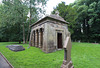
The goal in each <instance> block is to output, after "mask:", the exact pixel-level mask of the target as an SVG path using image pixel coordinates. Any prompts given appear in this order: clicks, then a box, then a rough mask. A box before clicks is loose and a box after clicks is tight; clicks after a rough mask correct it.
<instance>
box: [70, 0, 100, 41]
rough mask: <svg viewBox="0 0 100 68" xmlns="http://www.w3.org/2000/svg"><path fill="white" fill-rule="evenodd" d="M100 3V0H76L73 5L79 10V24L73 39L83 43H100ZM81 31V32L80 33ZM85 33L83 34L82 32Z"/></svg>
mask: <svg viewBox="0 0 100 68" xmlns="http://www.w3.org/2000/svg"><path fill="white" fill-rule="evenodd" d="M99 3H100V1H99V0H76V1H75V2H74V3H73V4H72V5H73V6H74V7H75V9H76V10H77V15H78V17H77V20H76V22H77V24H76V28H75V29H74V32H78V33H79V35H80V36H81V37H80V36H79V35H78V33H73V35H72V39H73V40H75V39H76V40H81V41H83V42H89V41H90V42H93V41H97V42H99V40H97V39H99V38H100V36H99V34H100V32H99V30H100V29H99V27H100V24H99V22H100V16H99V14H100V12H99V11H100V9H99V8H100V4H99ZM80 31H81V32H80ZM82 31H83V32H82Z"/></svg>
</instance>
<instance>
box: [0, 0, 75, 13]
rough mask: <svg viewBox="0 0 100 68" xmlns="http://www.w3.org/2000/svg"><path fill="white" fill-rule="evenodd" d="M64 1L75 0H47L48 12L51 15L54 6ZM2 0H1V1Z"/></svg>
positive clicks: (68, 2) (70, 0) (71, 0)
mask: <svg viewBox="0 0 100 68" xmlns="http://www.w3.org/2000/svg"><path fill="white" fill-rule="evenodd" d="M62 1H64V2H65V3H66V4H67V5H68V4H70V3H73V2H74V1H75V0H48V1H47V6H46V8H45V9H46V14H47V15H50V13H51V11H53V8H54V7H56V5H58V3H61V2H62ZM1 2H2V0H0V3H1Z"/></svg>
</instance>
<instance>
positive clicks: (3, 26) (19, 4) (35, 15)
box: [0, 0, 47, 42]
mask: <svg viewBox="0 0 100 68" xmlns="http://www.w3.org/2000/svg"><path fill="white" fill-rule="evenodd" d="M46 1H47V0H30V1H29V0H3V1H2V2H3V4H2V5H0V41H19V42H21V41H22V40H23V24H24V30H25V36H27V34H28V28H29V25H31V24H33V23H34V22H36V21H37V20H38V19H39V13H43V12H44V11H43V10H42V8H41V7H38V6H39V5H40V4H42V5H41V6H43V5H45V4H46ZM30 5H31V7H29V6H30ZM30 9H31V10H30ZM29 12H31V13H30V14H31V18H29V17H28V16H27V15H28V14H29ZM29 19H31V22H32V23H29Z"/></svg>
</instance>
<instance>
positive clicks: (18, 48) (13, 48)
mask: <svg viewBox="0 0 100 68" xmlns="http://www.w3.org/2000/svg"><path fill="white" fill-rule="evenodd" d="M6 47H7V48H9V49H10V50H11V51H15V52H17V51H23V50H25V48H24V47H23V46H21V45H8V46H6Z"/></svg>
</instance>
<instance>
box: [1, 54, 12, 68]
mask: <svg viewBox="0 0 100 68" xmlns="http://www.w3.org/2000/svg"><path fill="white" fill-rule="evenodd" d="M0 68H14V67H13V66H12V65H11V64H10V63H9V62H8V60H7V59H6V58H5V57H4V56H3V54H1V53H0Z"/></svg>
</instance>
